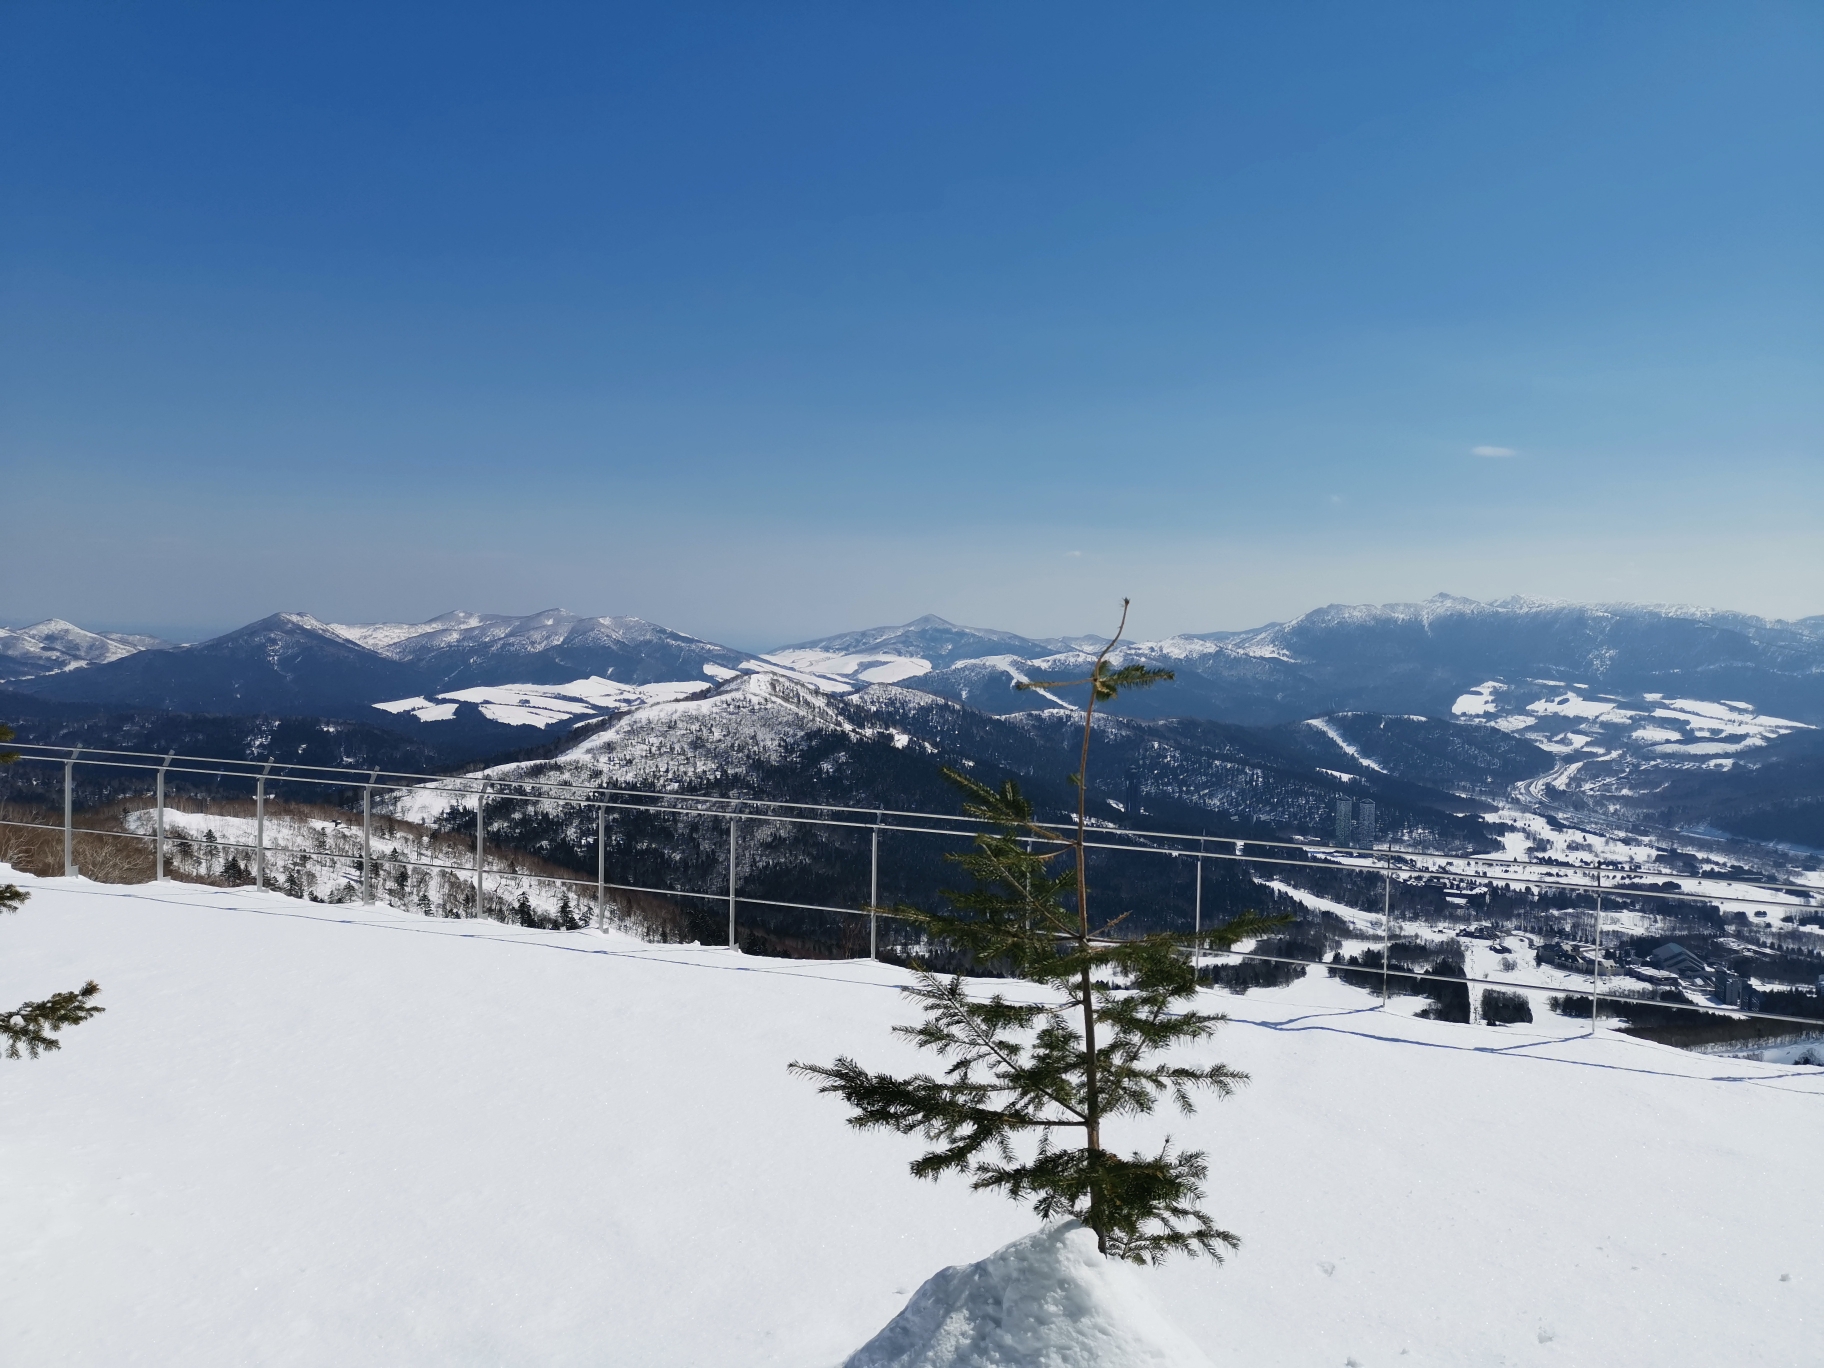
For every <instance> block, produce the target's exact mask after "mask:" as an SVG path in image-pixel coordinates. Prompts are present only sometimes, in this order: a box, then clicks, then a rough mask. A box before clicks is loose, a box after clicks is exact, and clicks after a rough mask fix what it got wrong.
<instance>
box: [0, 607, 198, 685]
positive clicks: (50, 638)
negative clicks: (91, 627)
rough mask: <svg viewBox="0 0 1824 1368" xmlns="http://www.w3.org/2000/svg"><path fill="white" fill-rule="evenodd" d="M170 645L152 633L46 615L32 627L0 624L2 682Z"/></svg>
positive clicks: (59, 672) (167, 647) (54, 672)
mask: <svg viewBox="0 0 1824 1368" xmlns="http://www.w3.org/2000/svg"><path fill="white" fill-rule="evenodd" d="M170 645H171V643H170V642H168V641H161V640H159V639H158V638H157V637H151V636H134V635H132V634H130V633H125V632H88V631H84V630H83V629H82V628H80V627H78V626H77V625H76V624H75V623H73V622H65V621H64V620H63V619H62V618H47V619H46V620H45V621H43V622H38V623H33V624H32V625H31V626H30V627H17V628H12V627H0V684H5V683H8V682H10V681H12V680H18V679H32V678H35V677H37V676H40V675H49V674H61V673H63V672H64V671H66V670H78V669H81V668H82V667H84V666H85V665H106V664H108V663H109V662H111V661H115V660H124V659H126V657H128V656H130V655H133V654H135V653H137V652H139V651H157V650H166V649H169V647H170Z"/></svg>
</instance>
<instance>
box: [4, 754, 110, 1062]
mask: <svg viewBox="0 0 1824 1368" xmlns="http://www.w3.org/2000/svg"><path fill="white" fill-rule="evenodd" d="M12 739H13V729H12V728H11V727H9V726H6V725H5V724H4V723H0V742H6V741H11V740H12ZM18 758H19V753H18V752H17V751H0V765H10V764H12V763H13V762H14V761H15V760H17V759H18ZM30 896H31V895H30V894H29V893H27V892H26V891H25V890H24V889H22V888H20V887H19V886H18V885H17V884H0V913H6V912H17V911H18V910H19V909H20V908H21V907H23V906H25V900H26V899H27V898H28V897H30ZM100 992H101V986H100V985H99V984H97V983H96V982H95V981H94V980H93V979H90V980H89V981H88V982H87V983H85V984H83V985H82V987H81V988H78V989H76V990H75V991H74V992H63V993H52V994H51V995H50V996H49V997H48V998H45V999H43V1000H42V1001H39V1002H22V1003H20V1004H19V1005H18V1006H17V1007H15V1008H13V1010H12V1011H10V1012H7V1011H5V1010H4V1009H0V1039H4V1040H5V1041H6V1050H5V1052H4V1053H5V1055H6V1057H7V1058H8V1059H18V1058H19V1057H20V1055H21V1053H24V1054H27V1055H30V1056H31V1057H32V1058H33V1059H36V1058H38V1056H39V1055H40V1054H42V1053H43V1052H44V1051H46V1050H57V1049H61V1048H62V1047H63V1042H62V1041H61V1040H58V1039H57V1038H56V1034H55V1033H56V1032H58V1031H61V1030H62V1029H63V1028H64V1027H65V1026H80V1025H81V1024H82V1023H83V1022H85V1021H87V1020H88V1019H89V1018H90V1017H92V1016H95V1015H96V1014H97V1013H99V1012H103V1011H105V1010H106V1008H104V1007H102V1006H100V1005H99V1004H98V1003H96V1002H95V996H96V994H98V993H100Z"/></svg>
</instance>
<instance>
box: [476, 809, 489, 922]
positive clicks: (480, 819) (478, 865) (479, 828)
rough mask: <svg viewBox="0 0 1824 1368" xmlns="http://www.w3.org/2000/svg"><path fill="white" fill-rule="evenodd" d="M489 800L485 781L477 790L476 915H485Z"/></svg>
mask: <svg viewBox="0 0 1824 1368" xmlns="http://www.w3.org/2000/svg"><path fill="white" fill-rule="evenodd" d="M487 801H488V786H487V785H486V784H485V783H484V784H482V785H481V786H480V787H478V788H477V789H476V790H475V915H476V916H478V917H480V916H483V915H485V912H484V909H483V907H482V902H481V894H482V859H483V853H482V839H483V837H482V832H483V830H484V828H483V826H482V822H483V820H484V819H483V816H482V808H483V807H484V806H485V805H486V803H487Z"/></svg>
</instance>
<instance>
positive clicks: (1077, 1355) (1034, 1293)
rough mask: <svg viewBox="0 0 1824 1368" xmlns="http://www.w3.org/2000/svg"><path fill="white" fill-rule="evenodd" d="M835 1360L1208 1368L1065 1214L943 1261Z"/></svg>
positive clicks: (1027, 1367)
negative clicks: (870, 1334)
mask: <svg viewBox="0 0 1824 1368" xmlns="http://www.w3.org/2000/svg"><path fill="white" fill-rule="evenodd" d="M843 1368H1210V1360H1209V1359H1208V1358H1207V1357H1206V1356H1205V1355H1204V1353H1203V1351H1202V1350H1200V1349H1198V1348H1197V1346H1196V1345H1194V1344H1192V1343H1191V1342H1190V1340H1188V1339H1186V1338H1185V1337H1184V1335H1182V1334H1181V1333H1180V1332H1179V1331H1178V1330H1177V1329H1176V1328H1175V1327H1174V1326H1173V1325H1172V1324H1171V1323H1170V1322H1169V1321H1167V1320H1166V1319H1165V1316H1164V1315H1163V1314H1162V1313H1161V1312H1160V1311H1159V1309H1158V1307H1156V1306H1155V1305H1154V1304H1153V1301H1152V1298H1150V1297H1149V1296H1147V1294H1146V1290H1145V1289H1144V1288H1143V1287H1141V1286H1140V1280H1139V1276H1138V1270H1136V1269H1134V1268H1133V1267H1131V1266H1129V1265H1127V1264H1124V1263H1119V1262H1116V1261H1114V1260H1110V1259H1105V1258H1103V1257H1102V1256H1101V1255H1100V1254H1099V1253H1097V1252H1096V1237H1095V1235H1094V1234H1092V1233H1091V1232H1090V1231H1089V1230H1088V1229H1087V1228H1086V1227H1084V1226H1082V1225H1080V1224H1078V1223H1077V1222H1076V1221H1065V1222H1062V1223H1061V1224H1058V1225H1054V1226H1051V1227H1049V1228H1047V1229H1045V1230H1041V1231H1037V1232H1036V1233H1034V1234H1031V1235H1028V1236H1026V1237H1024V1238H1023V1239H1018V1240H1015V1241H1014V1242H1013V1243H1012V1244H1010V1245H1005V1246H1003V1247H1002V1248H1000V1249H998V1250H996V1251H995V1252H994V1253H993V1254H990V1255H989V1256H988V1257H987V1258H985V1259H983V1260H982V1261H981V1262H979V1263H972V1264H958V1265H957V1266H956V1267H954V1268H946V1269H945V1270H944V1271H943V1272H942V1273H939V1274H938V1275H937V1276H936V1277H934V1278H932V1279H931V1280H930V1281H929V1282H927V1283H926V1284H925V1285H924V1286H923V1287H921V1288H919V1289H918V1291H917V1292H916V1293H914V1294H913V1297H912V1300H911V1301H909V1302H907V1303H906V1309H905V1310H904V1311H901V1312H900V1313H899V1314H898V1315H897V1316H895V1317H894V1318H893V1319H892V1320H891V1321H890V1322H888V1324H887V1327H886V1329H884V1330H882V1331H881V1332H880V1333H879V1334H878V1335H876V1336H874V1338H873V1339H871V1340H869V1341H868V1342H867V1343H866V1344H864V1345H863V1346H862V1347H861V1348H860V1349H857V1350H856V1351H855V1352H854V1353H853V1354H851V1355H850V1356H849V1358H848V1359H847V1361H846V1362H845V1363H844V1364H843Z"/></svg>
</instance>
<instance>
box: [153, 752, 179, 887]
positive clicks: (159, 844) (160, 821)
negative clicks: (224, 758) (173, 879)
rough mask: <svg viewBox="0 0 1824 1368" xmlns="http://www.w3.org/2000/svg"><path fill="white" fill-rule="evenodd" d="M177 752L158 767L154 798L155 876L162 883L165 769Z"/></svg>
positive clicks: (163, 870) (163, 866)
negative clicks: (155, 835) (156, 788)
mask: <svg viewBox="0 0 1824 1368" xmlns="http://www.w3.org/2000/svg"><path fill="white" fill-rule="evenodd" d="M176 754H177V752H176V751H172V752H171V753H170V754H169V755H167V756H165V763H164V764H162V765H160V766H159V767H158V791H157V794H156V795H155V797H154V799H153V810H154V812H155V813H156V814H157V815H156V817H155V818H154V829H155V831H156V834H157V837H158V839H157V841H156V842H155V843H154V846H153V848H154V849H155V850H156V851H157V852H158V855H157V859H156V872H155V873H154V875H153V877H154V878H156V879H157V880H158V882H160V883H163V882H164V881H165V770H166V768H167V767H168V766H169V765H170V764H171V756H173V755H176Z"/></svg>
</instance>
